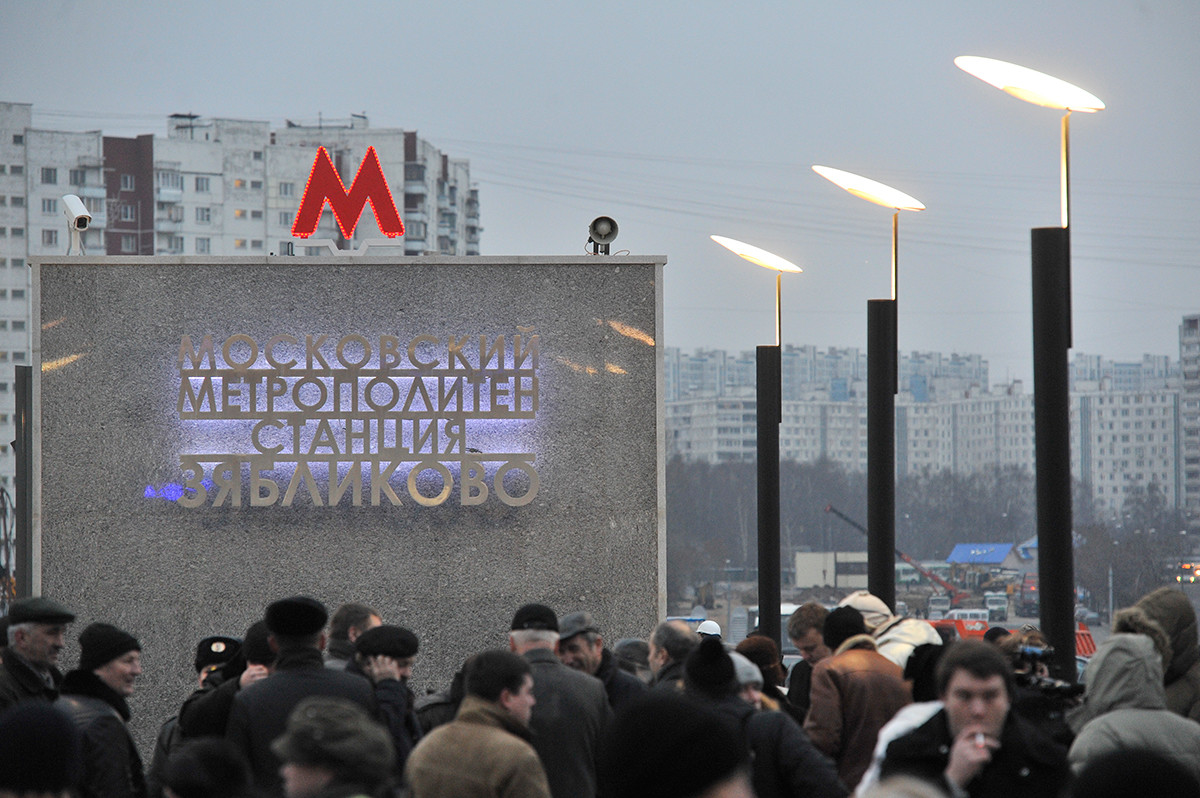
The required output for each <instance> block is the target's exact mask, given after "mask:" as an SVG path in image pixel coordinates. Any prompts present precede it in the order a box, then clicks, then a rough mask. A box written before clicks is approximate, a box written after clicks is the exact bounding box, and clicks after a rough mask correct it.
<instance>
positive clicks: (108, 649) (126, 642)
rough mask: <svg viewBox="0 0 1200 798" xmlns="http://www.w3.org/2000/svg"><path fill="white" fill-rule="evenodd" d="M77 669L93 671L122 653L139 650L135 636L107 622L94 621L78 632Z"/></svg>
mask: <svg viewBox="0 0 1200 798" xmlns="http://www.w3.org/2000/svg"><path fill="white" fill-rule="evenodd" d="M79 648H80V649H81V650H80V653H79V670H81V671H94V670H96V668H99V667H100V666H101V665H105V664H107V663H109V662H112V661H113V660H114V659H116V658H117V657H119V656H121V655H122V654H126V653H128V652H130V651H141V650H142V644H141V643H139V642H138V641H137V638H136V637H134V636H133V635H131V634H129V632H125V631H122V630H120V629H118V628H117V627H115V626H113V625H112V624H109V623H94V624H92V625H91V626H89V627H87V628H86V629H84V630H83V631H82V632H80V633H79Z"/></svg>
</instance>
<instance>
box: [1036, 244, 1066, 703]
mask: <svg viewBox="0 0 1200 798" xmlns="http://www.w3.org/2000/svg"><path fill="white" fill-rule="evenodd" d="M1032 244H1033V424H1034V457H1035V461H1036V480H1037V533H1038V576H1039V590H1038V592H1039V593H1040V594H1041V615H1042V631H1043V632H1044V633H1045V634H1046V638H1047V639H1048V640H1049V642H1050V645H1051V646H1053V647H1054V652H1055V653H1054V662H1053V663H1052V665H1051V672H1052V674H1053V675H1054V676H1055V677H1056V678H1058V679H1062V680H1064V681H1069V682H1074V681H1075V564H1074V551H1073V548H1072V518H1071V426H1070V400H1069V394H1068V384H1067V375H1068V367H1067V360H1068V351H1067V350H1069V349H1070V347H1071V239H1070V233H1069V231H1068V230H1067V229H1066V228H1062V227H1043V228H1035V229H1034V230H1033V235H1032Z"/></svg>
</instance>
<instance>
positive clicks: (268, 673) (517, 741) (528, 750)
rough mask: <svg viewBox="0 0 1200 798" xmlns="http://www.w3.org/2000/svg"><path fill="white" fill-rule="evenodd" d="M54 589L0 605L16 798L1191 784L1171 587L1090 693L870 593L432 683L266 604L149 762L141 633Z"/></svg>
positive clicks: (1126, 615)
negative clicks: (795, 654)
mask: <svg viewBox="0 0 1200 798" xmlns="http://www.w3.org/2000/svg"><path fill="white" fill-rule="evenodd" d="M74 620H75V614H74V613H73V612H72V610H71V609H70V608H68V607H65V606H63V605H62V604H60V603H58V602H56V601H54V600H53V599H52V598H50V597H46V596H41V597H35V598H29V599H24V600H21V601H17V602H15V603H13V604H12V606H11V607H10V610H9V613H8V615H7V616H6V617H4V618H3V619H0V626H2V627H3V629H4V632H3V637H2V638H0V640H2V642H4V643H5V644H6V645H5V646H4V647H3V648H0V798H9V796H38V797H39V798H43V797H44V796H55V797H56V798H64V797H65V798H74V797H76V796H78V797H79V798H217V797H218V796H220V797H221V798H271V797H273V796H286V798H348V797H349V796H364V797H366V798H385V797H391V796H405V795H406V796H411V797H412V798H451V797H453V798H492V797H493V796H494V797H497V798H499V797H500V796H506V797H511V798H596V796H600V797H601V798H641V797H642V796H645V798H651V797H652V796H653V797H654V798H748V797H749V796H758V798H775V797H776V796H779V797H781V798H782V797H783V796H798V797H803V798H807V797H809V796H811V798H845V797H846V796H849V795H852V794H853V795H856V796H859V797H860V798H938V797H939V796H940V797H941V798H964V796H970V798H991V797H992V796H1023V797H1025V796H1028V798H1041V797H1042V796H1045V798H1072V797H1073V796H1101V797H1102V796H1117V795H1138V796H1141V795H1170V796H1172V798H1185V797H1187V796H1200V645H1198V641H1197V622H1196V614H1195V611H1194V610H1193V609H1192V607H1191V604H1190V603H1189V602H1188V600H1187V598H1186V597H1185V596H1184V595H1183V594H1182V593H1180V592H1179V591H1177V590H1172V589H1169V588H1163V589H1160V590H1157V591H1154V592H1153V593H1151V594H1149V595H1147V596H1145V597H1144V598H1143V599H1141V600H1140V601H1139V602H1137V604H1136V605H1135V606H1133V607H1130V608H1127V609H1125V610H1122V611H1121V612H1120V613H1118V614H1117V615H1116V617H1115V619H1114V623H1113V633H1112V635H1111V636H1110V637H1109V638H1108V639H1107V640H1105V641H1104V642H1103V643H1101V644H1100V646H1099V647H1098V649H1097V651H1096V653H1095V655H1094V656H1093V657H1092V658H1091V660H1090V661H1089V662H1088V664H1087V667H1086V670H1085V673H1084V683H1085V684H1086V691H1084V690H1083V689H1080V688H1076V687H1075V686H1073V685H1070V684H1064V683H1062V682H1056V681H1055V680H1053V679H1050V678H1049V677H1048V675H1047V674H1046V672H1045V662H1046V659H1047V657H1046V649H1047V647H1046V641H1045V639H1044V637H1042V636H1041V633H1040V632H1039V631H1038V630H1036V629H1034V628H1032V627H1025V628H1022V629H1020V630H1015V631H1010V630H1007V629H1000V628H994V629H992V630H989V632H988V634H987V635H986V636H984V638H980V639H968V640H949V639H944V638H943V636H942V635H941V634H939V631H938V630H937V629H935V628H934V627H933V626H932V625H930V624H929V623H927V622H925V621H922V620H919V619H913V618H907V617H902V616H896V615H894V614H893V613H892V612H891V610H890V609H889V607H888V606H887V605H886V604H885V603H884V602H883V601H881V600H879V599H878V598H877V597H875V596H873V595H871V594H870V593H868V592H866V591H856V592H854V593H852V594H851V595H849V596H847V597H846V598H845V599H843V600H842V601H841V602H840V603H839V605H838V606H837V607H835V608H833V609H829V608H827V607H824V606H822V605H820V604H816V603H809V604H805V605H803V606H801V607H800V608H799V609H798V610H797V611H796V612H795V613H794V614H793V615H792V616H791V618H790V619H789V621H788V624H787V635H788V637H789V638H790V640H791V641H792V643H793V644H794V645H795V647H796V649H797V650H798V651H799V652H800V655H801V657H802V659H801V660H800V662H798V663H797V664H796V665H795V666H793V667H792V669H791V672H790V673H787V672H785V670H784V668H783V665H782V661H781V657H780V652H779V649H778V647H777V646H776V644H775V642H774V641H773V640H771V639H770V638H768V637H764V636H761V635H757V634H754V633H752V634H751V635H750V636H749V637H747V638H745V639H744V640H741V641H740V642H738V643H737V644H736V645H735V646H734V645H730V644H729V643H728V642H726V641H724V640H723V639H722V637H721V629H720V626H719V625H718V624H717V623H715V622H714V621H705V622H703V623H701V624H700V625H699V626H698V627H697V628H693V627H692V625H691V624H689V623H687V622H685V621H682V620H666V621H663V622H662V623H660V624H658V625H657V626H656V627H655V628H654V629H652V630H649V634H648V635H647V637H646V639H645V640H641V639H623V640H620V641H618V642H617V643H616V644H615V645H612V646H609V645H608V644H607V643H606V640H605V638H604V633H603V625H602V624H601V623H597V621H596V619H595V618H593V617H592V615H591V614H590V613H589V612H585V611H581V612H572V613H568V614H565V615H562V616H559V615H558V614H557V613H556V612H555V611H554V610H553V609H551V608H550V607H547V606H545V605H543V604H527V605H525V606H522V607H520V608H518V609H517V610H516V612H515V613H514V615H513V618H512V623H511V629H510V631H509V646H508V648H507V649H493V650H486V651H482V652H479V653H477V654H475V655H474V656H472V657H470V658H469V659H468V660H467V661H466V662H465V663H463V666H462V668H461V669H460V670H459V671H458V672H457V673H455V674H454V676H453V678H452V679H450V680H449V681H448V683H447V684H446V685H445V690H444V691H442V692H438V693H430V694H428V695H423V696H420V697H418V696H416V695H414V692H413V690H412V689H411V687H410V686H409V681H410V678H411V676H412V673H413V669H414V665H415V662H416V658H417V656H418V652H419V650H420V641H419V640H418V637H417V635H416V634H415V633H413V632H412V631H411V630H409V629H406V628H404V627H402V626H398V625H392V624H388V623H385V622H384V619H383V618H382V617H381V615H380V613H378V612H376V611H375V610H373V609H371V608H370V607H367V606H365V605H363V604H357V603H350V604H344V605H342V606H340V607H338V608H337V609H336V611H335V612H334V613H333V615H332V617H330V616H329V614H328V611H327V608H326V607H325V606H324V605H323V604H322V603H321V602H320V601H318V600H316V599H314V598H311V597H309V596H292V597H289V598H282V599H279V600H277V601H274V602H272V603H271V604H269V605H268V606H267V607H266V608H265V609H264V613H263V617H262V618H261V619H257V620H255V621H254V622H253V623H252V624H251V625H250V626H249V628H248V629H246V630H245V632H244V634H243V635H242V636H241V637H234V636H227V635H221V636H214V637H208V638H205V639H203V640H201V641H200V642H199V643H198V645H197V647H196V655H195V661H194V666H195V671H196V685H195V690H194V691H193V692H192V693H191V695H189V696H187V697H186V699H185V700H183V701H182V703H181V706H180V708H179V711H178V713H177V714H176V715H174V716H172V717H171V718H169V719H167V720H166V721H165V722H164V723H163V725H162V728H161V730H160V732H159V734H158V738H157V741H156V745H155V748H154V751H153V754H152V756H150V757H149V758H148V759H149V761H148V762H145V761H144V760H143V758H142V756H141V754H140V752H139V751H138V748H137V746H136V745H135V743H134V740H133V738H132V737H131V735H130V733H129V730H128V725H127V724H128V722H129V719H130V699H131V698H132V697H133V696H134V694H135V691H136V685H137V679H138V677H139V676H140V674H141V672H142V666H141V644H140V642H139V641H138V639H137V637H136V636H135V635H134V634H131V633H130V632H129V631H127V630H124V629H121V628H119V627H117V626H114V625H112V624H107V623H93V624H90V625H88V626H87V627H86V628H84V629H82V630H81V631H80V632H79V633H78V638H77V639H78V643H79V652H80V654H79V662H78V667H76V668H75V669H73V670H70V671H69V672H67V673H66V674H65V675H64V674H63V673H62V672H61V671H60V669H59V656H60V654H61V652H62V650H63V648H64V644H65V640H66V637H67V634H68V632H69V631H73V630H72V629H71V627H70V625H71V624H72V623H73V622H74Z"/></svg>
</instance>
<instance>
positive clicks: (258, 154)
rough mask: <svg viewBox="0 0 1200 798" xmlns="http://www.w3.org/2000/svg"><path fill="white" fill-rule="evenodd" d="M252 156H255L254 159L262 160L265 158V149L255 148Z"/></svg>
mask: <svg viewBox="0 0 1200 798" xmlns="http://www.w3.org/2000/svg"><path fill="white" fill-rule="evenodd" d="M252 157H253V158H254V160H256V161H261V160H262V159H263V151H262V150H255V151H254V152H253V153H252Z"/></svg>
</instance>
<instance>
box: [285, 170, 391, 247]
mask: <svg viewBox="0 0 1200 798" xmlns="http://www.w3.org/2000/svg"><path fill="white" fill-rule="evenodd" d="M368 201H370V203H371V209H372V210H373V211H374V212H375V221H376V223H377V224H378V225H379V229H380V230H381V231H383V234H384V235H386V236H387V237H388V238H395V237H397V236H402V235H404V222H402V221H401V220H400V213H399V212H398V211H397V210H396V203H395V201H394V200H393V199H392V192H391V189H389V188H388V183H387V178H385V177H384V176H383V168H382V167H381V166H380V165H379V156H378V155H377V154H376V153H375V148H374V147H367V154H366V155H364V156H363V159H362V163H361V164H359V167H358V174H356V175H355V176H354V182H352V183H351V184H350V190H349V191H346V185H345V183H343V182H342V176H341V175H339V174H338V172H337V169H334V168H333V161H331V160H330V159H329V153H328V152H326V150H325V148H324V147H319V148H317V157H316V160H314V161H313V167H312V172H310V173H309V175H308V184H307V185H306V186H305V187H304V196H303V197H301V198H300V207H299V209H297V211H296V221H295V222H294V223H293V224H292V235H294V236H296V237H297V238H308V237H309V236H311V235H312V234H313V233H315V232H317V223H318V222H320V221H321V213H322V212H323V211H324V210H325V203H326V202H328V203H329V207H331V208H333V215H334V218H336V219H337V223H338V227H340V228H341V230H342V236H343V237H345V238H350V237H351V236H353V235H354V228H355V227H357V226H358V219H359V217H360V216H362V212H363V207H364V206H366V204H367V202H368ZM347 223H349V225H347Z"/></svg>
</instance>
